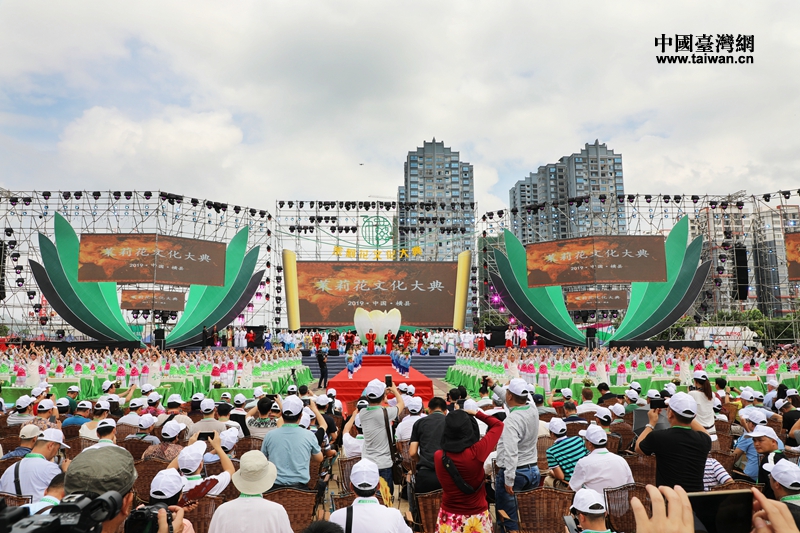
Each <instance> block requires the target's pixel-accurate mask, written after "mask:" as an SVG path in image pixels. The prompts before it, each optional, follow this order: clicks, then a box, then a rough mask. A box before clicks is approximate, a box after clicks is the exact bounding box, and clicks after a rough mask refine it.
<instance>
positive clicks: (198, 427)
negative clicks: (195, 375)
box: [186, 398, 228, 436]
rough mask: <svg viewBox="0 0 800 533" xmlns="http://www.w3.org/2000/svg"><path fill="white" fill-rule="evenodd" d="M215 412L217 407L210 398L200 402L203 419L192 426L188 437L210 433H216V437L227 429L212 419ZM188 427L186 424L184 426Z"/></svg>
mask: <svg viewBox="0 0 800 533" xmlns="http://www.w3.org/2000/svg"><path fill="white" fill-rule="evenodd" d="M216 410H217V405H216V404H215V403H214V400H212V399H211V398H206V399H205V400H203V401H202V402H200V411H202V412H203V419H202V420H199V421H198V422H197V423H195V424H194V425H193V426H192V430H191V431H190V436H192V435H197V434H198V433H211V432H212V431H216V432H217V435H219V434H220V433H222V432H223V431H225V430H226V429H228V426H226V425H225V424H223V423H222V422H220V421H219V420H217V419H216V418H214V413H215V412H216ZM186 425H187V427H188V424H186Z"/></svg>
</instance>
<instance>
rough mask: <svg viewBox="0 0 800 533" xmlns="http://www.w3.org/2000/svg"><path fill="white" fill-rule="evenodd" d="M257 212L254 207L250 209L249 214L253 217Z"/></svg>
mask: <svg viewBox="0 0 800 533" xmlns="http://www.w3.org/2000/svg"><path fill="white" fill-rule="evenodd" d="M257 212H258V211H256V210H255V209H250V216H251V217H254V216H256V213H257Z"/></svg>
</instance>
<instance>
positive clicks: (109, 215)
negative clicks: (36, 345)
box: [0, 190, 285, 338]
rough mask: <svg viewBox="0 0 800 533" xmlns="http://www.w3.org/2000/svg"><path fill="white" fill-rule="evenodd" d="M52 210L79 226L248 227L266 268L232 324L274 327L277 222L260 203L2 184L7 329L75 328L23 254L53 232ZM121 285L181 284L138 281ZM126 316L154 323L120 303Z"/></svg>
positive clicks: (200, 230) (106, 229)
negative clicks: (50, 300) (47, 296)
mask: <svg viewBox="0 0 800 533" xmlns="http://www.w3.org/2000/svg"><path fill="white" fill-rule="evenodd" d="M55 212H58V213H59V214H61V215H62V216H63V217H64V218H65V219H66V220H67V221H69V223H70V224H71V225H72V227H73V228H74V229H75V231H76V233H78V234H81V233H157V234H159V235H169V236H176V237H186V238H192V239H203V240H210V241H217V242H223V243H226V244H227V243H228V242H229V241H230V240H231V239H232V238H233V236H234V235H235V234H236V233H237V232H239V231H240V230H242V229H243V228H245V227H249V235H248V245H247V248H248V249H250V248H253V247H255V246H259V247H260V251H259V257H258V262H257V265H256V271H258V270H262V269H263V270H265V271H266V274H265V278H264V280H263V281H262V283H261V285H260V287H259V289H258V292H257V294H256V298H254V300H253V301H252V302H251V305H248V307H247V310H246V311H245V313H244V316H240V317H239V319H237V320H236V321H235V323H234V325H239V324H241V325H267V326H268V327H275V324H276V319H277V320H280V317H281V313H280V311H278V310H277V308H278V306H279V304H278V305H276V297H278V298H280V292H281V291H282V289H281V287H280V285H281V284H280V283H279V282H276V279H275V278H276V269H277V268H278V267H279V266H280V264H279V257H280V254H278V253H277V251H278V250H277V248H276V247H275V242H274V235H273V234H274V233H275V232H276V230H275V228H276V223H275V221H274V220H273V218H272V215H271V214H270V213H269V212H268V211H267V210H266V209H263V208H254V207H248V206H237V205H233V204H228V203H223V202H218V201H211V200H205V199H198V198H192V197H190V196H184V195H179V194H174V193H167V192H163V191H7V190H0V228H3V230H4V232H5V236H4V237H3V238H4V239H5V241H4V242H5V245H6V249H7V260H6V265H5V271H4V274H5V281H6V283H5V289H6V297H5V299H3V300H2V303H0V317H1V318H0V322H1V323H2V324H4V325H5V326H7V327H8V328H9V329H10V331H11V332H12V333H16V334H20V335H22V336H23V337H26V338H42V337H44V338H53V337H55V332H56V331H57V330H64V331H65V332H66V334H67V335H69V334H71V333H74V334H75V335H76V336H79V335H80V334H78V333H76V332H73V330H72V328H71V327H70V326H69V324H67V323H66V322H65V321H63V320H62V319H61V318H60V317H59V316H58V315H57V314H56V313H55V312H54V311H53V310H52V309H50V308H49V307H48V305H47V302H45V301H44V300H43V298H42V296H41V294H40V293H39V291H38V287H37V286H36V282H35V280H34V279H33V276H32V274H31V272H30V269H29V266H28V260H29V259H32V260H34V261H37V262H41V254H40V251H39V241H38V235H39V233H42V234H44V235H45V236H47V237H48V238H50V239H51V240H54V227H53V217H54V213H55ZM121 287H122V285H120V288H121ZM124 287H125V288H134V289H142V290H153V289H156V288H158V289H163V290H175V291H180V292H185V291H186V290H187V288H186V287H177V286H170V285H163V284H160V285H158V286H157V287H156V286H154V285H153V284H143V283H138V284H125V285H124ZM259 295H260V296H259ZM34 306H36V307H34ZM284 315H285V313H284ZM125 316H126V318H127V319H128V320H129V323H130V324H132V325H133V326H134V327H136V328H137V329H138V328H139V327H141V328H143V330H144V333H145V334H147V333H148V332H149V331H150V330H152V328H153V327H155V325H156V320H155V317H154V315H150V317H149V319H145V318H144V317H143V316H140V317H139V318H136V319H135V318H134V317H133V313H131V312H130V311H126V312H125ZM174 323H175V320H174V319H173V320H168V321H167V323H166V324H165V325H164V327H166V329H170V327H171V326H172V325H174ZM277 323H278V324H279V322H277Z"/></svg>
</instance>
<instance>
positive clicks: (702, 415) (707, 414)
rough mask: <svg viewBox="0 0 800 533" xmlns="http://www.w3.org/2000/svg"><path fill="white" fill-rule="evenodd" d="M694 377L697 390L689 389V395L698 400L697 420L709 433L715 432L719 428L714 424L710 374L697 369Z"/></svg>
mask: <svg viewBox="0 0 800 533" xmlns="http://www.w3.org/2000/svg"><path fill="white" fill-rule="evenodd" d="M692 377H693V378H694V388H695V390H692V391H689V396H691V397H692V398H694V401H695V402H697V421H698V422H700V424H701V425H702V426H703V427H704V428H705V430H706V431H707V432H708V433H709V434H715V433H716V432H717V430H716V427H715V426H714V395H713V394H712V392H711V382H710V381H709V380H708V374H706V373H705V372H703V371H702V370H696V371H695V373H694V375H693V376H692Z"/></svg>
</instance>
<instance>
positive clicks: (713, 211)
mask: <svg viewBox="0 0 800 533" xmlns="http://www.w3.org/2000/svg"><path fill="white" fill-rule="evenodd" d="M799 196H800V191H797V190H796V191H777V192H773V193H768V194H758V195H748V194H747V193H746V192H745V191H739V192H736V193H733V194H730V195H662V194H626V195H620V196H615V195H597V194H595V195H593V196H588V195H587V196H583V197H580V198H571V199H569V200H568V201H566V202H548V203H546V204H534V205H529V206H525V207H524V208H523V209H522V210H517V209H515V210H513V212H512V211H509V210H503V211H496V212H489V213H485V214H484V215H483V216H481V217H480V218H479V222H478V226H477V236H476V237H477V250H478V254H477V255H478V265H479V267H480V268H478V271H479V275H480V278H481V280H480V282H479V289H480V291H479V292H480V294H479V295H478V297H477V300H476V301H474V303H475V304H477V305H478V307H479V315H480V317H481V319H480V320H481V323H482V324H486V325H499V324H505V323H508V322H509V321H512V322H513V321H515V320H516V318H515V317H512V316H510V315H509V313H508V312H507V311H506V309H505V307H504V305H503V302H502V298H499V297H498V295H497V294H496V293H495V292H494V288H493V287H492V286H491V282H490V281H488V277H489V276H488V274H489V273H490V272H491V273H497V267H496V265H495V264H494V260H493V257H492V253H491V251H492V250H493V249H494V248H495V247H498V246H499V247H502V245H503V237H502V233H503V230H505V229H508V230H510V231H512V233H515V234H517V235H518V237H519V236H523V233H526V234H525V235H524V236H523V238H521V240H522V242H523V244H527V243H530V242H544V237H543V235H544V229H545V228H546V227H547V226H550V227H551V228H552V229H554V230H555V229H556V228H558V229H560V230H561V232H562V233H563V232H566V238H574V237H582V236H586V235H604V234H614V233H615V230H614V228H615V227H618V221H619V219H620V218H623V217H624V220H625V223H626V227H627V234H629V235H663V236H666V235H667V234H668V233H669V231H670V230H671V229H672V227H673V226H674V225H675V223H677V221H678V220H680V219H681V218H682V217H685V216H688V217H689V226H690V230H689V235H690V238H694V237H696V236H699V235H702V236H703V252H702V256H701V261H706V260H709V259H710V260H711V261H712V268H711V272H710V274H709V276H708V279H707V280H706V283H705V286H704V288H703V290H702V291H701V293H700V296H699V297H698V298H697V300H696V301H695V303H694V304H693V306H692V308H691V309H690V311H689V312H688V313H687V314H686V315H685V316H684V318H683V319H681V320H680V321H679V322H678V323H676V324H675V325H674V326H672V327H671V328H669V329H668V330H667V331H665V332H664V333H662V334H661V335H659V336H658V338H659V339H662V340H682V339H684V333H685V327H693V326H696V325H698V324H700V325H702V326H722V327H729V326H742V325H747V326H749V327H751V329H754V330H756V331H757V333H758V334H759V336H760V337H761V338H760V339H759V340H761V341H762V342H763V343H764V344H768V345H775V344H783V343H791V342H795V340H796V339H798V337H799V336H800V323H799V322H800V318H798V312H797V311H798V304H799V301H798V297H800V285H799V284H798V282H797V281H790V280H789V276H788V270H787V264H786V249H785V246H784V242H783V239H784V235H785V234H787V233H794V232H798V231H800V208H799V207H798V205H800V198H799ZM523 228H527V232H523V231H522V229H523ZM515 230H516V231H515ZM539 239H542V240H541V241H539ZM741 247H744V250H746V258H747V289H748V290H747V297H746V299H742V300H740V299H737V298H736V296H735V295H734V293H735V291H736V289H737V271H736V264H737V261H736V251H737V249H739V248H741ZM741 252H742V250H740V253H741ZM739 263H741V261H739ZM484 280H487V282H486V283H484ZM587 288H589V287H586V286H575V287H565V290H566V291H571V290H586V289H587ZM596 288H597V289H607V290H620V289H629V288H630V285H598V286H596ZM624 312H625V310H624V309H597V310H594V311H593V312H587V313H584V314H583V315H581V314H580V313H573V319H574V321H575V322H576V324H578V325H579V327H587V326H596V325H601V326H607V325H616V324H619V323H620V322H621V320H622V318H623V317H624Z"/></svg>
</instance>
